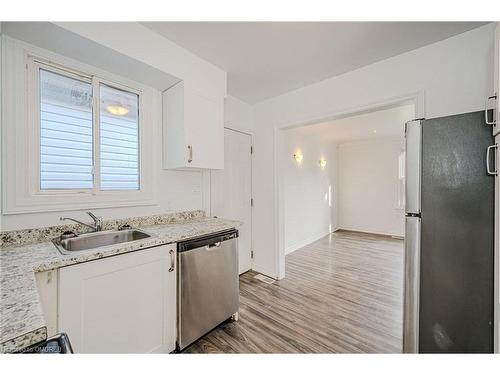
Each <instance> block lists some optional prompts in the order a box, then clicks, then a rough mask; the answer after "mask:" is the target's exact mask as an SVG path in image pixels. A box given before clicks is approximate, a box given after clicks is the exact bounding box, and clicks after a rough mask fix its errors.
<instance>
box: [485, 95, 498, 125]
mask: <svg viewBox="0 0 500 375" xmlns="http://www.w3.org/2000/svg"><path fill="white" fill-rule="evenodd" d="M491 99H494V100H495V101H496V100H497V95H496V94H495V95H491V96H488V98H487V99H486V104H485V108H484V117H485V118H486V125H496V122H497V121H496V119H495V116H493V118H492V119H491V121H489V116H488V110H489V109H488V104H490V100H491ZM494 107H495V106H493V108H494ZM492 112H493V114H494V113H495V110H494V109H493V111H492Z"/></svg>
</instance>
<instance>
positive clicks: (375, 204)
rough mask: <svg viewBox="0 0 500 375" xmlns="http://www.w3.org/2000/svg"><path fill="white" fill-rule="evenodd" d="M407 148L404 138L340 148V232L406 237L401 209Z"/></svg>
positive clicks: (357, 143) (345, 144)
mask: <svg viewBox="0 0 500 375" xmlns="http://www.w3.org/2000/svg"><path fill="white" fill-rule="evenodd" d="M403 148H404V140H403V139H401V138H400V139H378V140H369V141H360V142H350V143H344V144H340V145H339V146H338V160H339V161H338V184H339V187H338V195H339V206H338V219H339V224H338V227H339V229H347V230H355V231H361V232H370V233H378V234H387V235H395V236H403V235H404V210H402V209H400V208H398V207H397V205H398V181H399V180H398V156H399V153H400V151H401V150H402V149H403Z"/></svg>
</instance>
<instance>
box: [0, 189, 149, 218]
mask: <svg viewBox="0 0 500 375" xmlns="http://www.w3.org/2000/svg"><path fill="white" fill-rule="evenodd" d="M141 195H142V197H141V196H138V194H135V196H131V195H129V194H124V195H123V196H121V197H119V198H118V197H116V196H115V197H110V196H109V195H108V194H102V195H99V196H93V195H90V196H89V195H87V194H61V195H45V194H44V195H43V196H40V195H33V196H31V197H30V199H28V200H26V201H24V202H17V204H11V205H9V204H6V205H5V206H4V207H3V210H2V214H3V215H16V214H28V213H37V212H55V211H72V210H81V209H95V208H117V207H136V206H155V205H157V204H158V202H157V201H156V199H153V198H152V196H151V195H150V194H146V193H143V194H141Z"/></svg>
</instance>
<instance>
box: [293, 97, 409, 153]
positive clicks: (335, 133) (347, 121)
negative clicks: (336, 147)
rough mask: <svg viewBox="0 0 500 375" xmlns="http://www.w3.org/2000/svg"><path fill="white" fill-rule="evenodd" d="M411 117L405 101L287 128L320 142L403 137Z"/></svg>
mask: <svg viewBox="0 0 500 375" xmlns="http://www.w3.org/2000/svg"><path fill="white" fill-rule="evenodd" d="M414 118H415V107H414V105H413V104H406V105H402V106H399V107H393V108H386V109H381V110H378V111H374V112H367V113H362V114H359V115H355V116H351V117H346V118H342V119H337V120H332V121H325V122H322V123H318V124H313V125H307V126H301V127H297V128H293V129H291V130H287V131H293V132H295V133H298V134H300V135H302V136H303V137H307V138H309V137H319V138H320V139H321V140H322V141H326V142H334V143H337V144H341V143H347V142H354V141H361V140H368V139H380V138H401V139H402V138H403V137H404V125H405V122H407V121H409V120H413V119H414Z"/></svg>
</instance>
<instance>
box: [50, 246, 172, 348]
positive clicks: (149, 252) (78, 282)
mask: <svg viewBox="0 0 500 375" xmlns="http://www.w3.org/2000/svg"><path fill="white" fill-rule="evenodd" d="M175 259H176V254H175V245H165V246H159V247H156V248H151V249H146V250H141V251H137V252H133V253H128V254H121V255H117V256H113V257H110V258H104V259H100V260H95V261H90V262H86V263H81V264H78V265H74V266H70V267H65V268H62V269H61V270H60V274H59V331H60V332H66V333H67V334H68V336H69V338H70V340H71V343H72V345H73V349H74V351H75V353H149V352H170V351H172V350H174V349H175V338H176V272H175V270H174V269H173V268H175ZM172 264H173V265H174V266H173V267H172Z"/></svg>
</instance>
